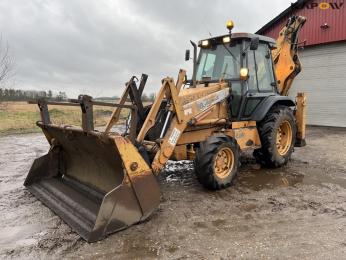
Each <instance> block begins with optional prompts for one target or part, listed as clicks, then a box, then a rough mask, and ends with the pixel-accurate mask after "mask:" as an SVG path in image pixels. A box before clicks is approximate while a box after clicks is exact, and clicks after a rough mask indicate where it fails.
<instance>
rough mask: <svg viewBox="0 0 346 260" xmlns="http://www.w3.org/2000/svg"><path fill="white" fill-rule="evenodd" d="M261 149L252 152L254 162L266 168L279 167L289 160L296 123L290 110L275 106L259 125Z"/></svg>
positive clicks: (294, 138) (294, 137)
mask: <svg viewBox="0 0 346 260" xmlns="http://www.w3.org/2000/svg"><path fill="white" fill-rule="evenodd" d="M258 131H259V135H260V139H261V144H262V147H261V148H260V149H257V150H255V151H254V156H255V158H256V160H257V161H258V162H259V163H261V164H262V165H265V166H268V167H274V168H276V167H280V166H282V165H284V164H286V163H287V162H288V160H289V159H290V158H291V155H292V152H293V149H294V143H295V140H296V132H297V128H296V123H295V118H294V116H293V113H292V110H291V109H289V108H288V107H285V106H276V107H273V108H272V109H270V110H269V112H268V113H267V115H266V116H265V118H264V119H263V120H262V121H261V122H260V123H259V125H258Z"/></svg>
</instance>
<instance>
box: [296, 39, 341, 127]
mask: <svg viewBox="0 0 346 260" xmlns="http://www.w3.org/2000/svg"><path fill="white" fill-rule="evenodd" d="M299 56H300V60H301V63H302V67H303V69H302V71H301V72H300V74H299V75H298V76H297V78H296V79H295V81H294V83H293V86H292V88H291V90H290V95H291V96H295V94H296V93H297V91H304V92H307V96H308V107H307V119H308V122H307V123H308V124H310V125H325V126H342V127H346V42H341V43H333V44H327V45H319V46H312V47H306V48H305V49H304V50H300V52H299Z"/></svg>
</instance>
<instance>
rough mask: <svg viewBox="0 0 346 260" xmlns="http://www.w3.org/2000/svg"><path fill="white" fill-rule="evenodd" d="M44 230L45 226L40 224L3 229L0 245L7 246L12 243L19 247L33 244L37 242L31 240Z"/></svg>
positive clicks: (0, 232)
mask: <svg viewBox="0 0 346 260" xmlns="http://www.w3.org/2000/svg"><path fill="white" fill-rule="evenodd" d="M44 228H45V227H44V226H43V225H39V224H34V225H24V226H15V227H5V228H1V229H0V234H1V240H0V245H2V246H6V245H10V244H12V243H15V244H17V245H18V244H20V245H28V244H33V243H35V242H36V240H35V239H33V238H31V236H33V235H34V234H37V233H40V232H41V231H42V229H44Z"/></svg>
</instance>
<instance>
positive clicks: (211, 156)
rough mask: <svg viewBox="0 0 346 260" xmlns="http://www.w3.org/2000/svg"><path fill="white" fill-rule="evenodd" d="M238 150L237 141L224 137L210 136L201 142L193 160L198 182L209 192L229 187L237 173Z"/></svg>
mask: <svg viewBox="0 0 346 260" xmlns="http://www.w3.org/2000/svg"><path fill="white" fill-rule="evenodd" d="M239 150H240V149H239V145H238V144H237V141H236V140H235V139H234V138H231V137H228V136H226V135H215V136H211V137H209V138H208V139H207V140H206V141H204V142H201V143H200V146H199V148H198V149H197V152H196V158H195V171H196V175H197V179H198V181H199V182H200V183H201V184H202V185H203V186H204V187H205V188H207V189H211V190H219V189H223V188H226V187H228V186H230V185H231V184H232V181H233V180H234V178H235V176H236V174H237V172H238V168H239Z"/></svg>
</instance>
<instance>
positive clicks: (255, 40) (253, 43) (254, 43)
mask: <svg viewBox="0 0 346 260" xmlns="http://www.w3.org/2000/svg"><path fill="white" fill-rule="evenodd" d="M258 44H259V38H258V37H255V38H252V39H251V42H250V50H252V51H255V50H257V49H258Z"/></svg>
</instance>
